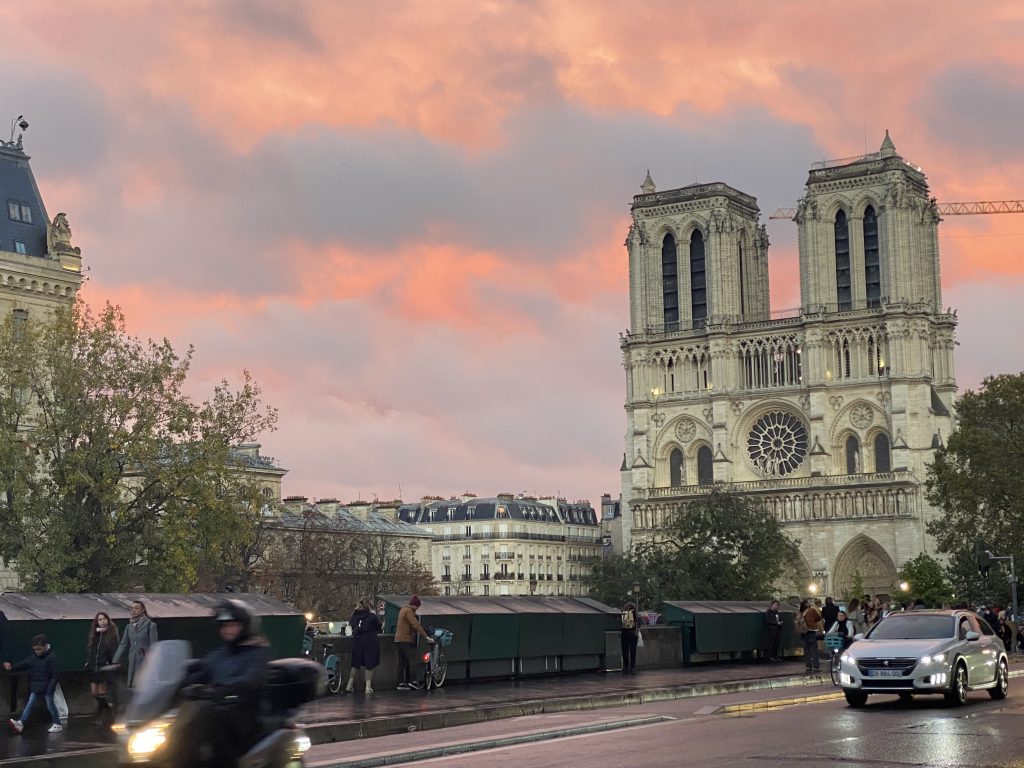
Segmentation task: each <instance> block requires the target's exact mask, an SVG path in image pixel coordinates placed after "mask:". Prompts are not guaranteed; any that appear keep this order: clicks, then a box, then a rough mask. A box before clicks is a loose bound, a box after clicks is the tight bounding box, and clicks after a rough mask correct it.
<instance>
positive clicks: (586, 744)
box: [308, 679, 1024, 768]
mask: <svg viewBox="0 0 1024 768" xmlns="http://www.w3.org/2000/svg"><path fill="white" fill-rule="evenodd" d="M1014 682H1016V685H1013V684H1011V692H1010V697H1009V698H1008V699H1006V700H1005V701H993V700H991V699H990V698H989V696H988V694H987V693H985V692H976V693H972V694H971V695H970V699H969V701H968V704H967V706H965V707H961V708H955V709H952V708H947V707H946V706H944V705H943V703H942V700H941V698H934V697H932V698H921V699H915V700H913V701H911V702H908V703H903V702H900V701H899V700H898V699H897V698H896V697H877V698H876V697H873V698H871V699H869V703H868V706H867V707H865V708H864V709H859V710H853V709H849V708H848V707H847V706H846V704H845V702H844V701H842V700H841V699H840V700H831V701H824V702H819V703H813V704H797V705H789V706H785V707H782V708H779V709H774V710H766V711H754V712H750V713H747V714H740V715H735V714H708V713H709V712H710V710H712V709H714V708H716V707H720V706H723V705H732V704H738V703H740V702H749V701H752V700H754V699H755V698H760V699H762V700H765V699H770V698H776V699H777V698H779V695H778V692H776V693H775V694H774V697H773V696H771V695H767V694H766V695H764V696H760V697H755V696H751V695H750V694H734V695H731V696H720V697H707V698H704V699H701V700H693V699H690V700H678V701H668V702H659V703H657V704H650V705H639V706H631V707H623V708H617V709H607V710H601V711H600V712H589V713H587V712H579V713H576V712H574V713H560V714H557V715H546V716H545V715H541V716H536V717H529V718H518V719H515V720H505V721H501V722H500V723H483V724H478V725H474V726H467V727H464V728H447V729H445V730H444V731H437V732H429V733H415V734H403V735H401V736H392V737H385V738H381V739H366V740H363V741H361V742H358V744H348V745H341V744H338V745H324V746H321V747H314V748H313V750H311V751H310V754H309V755H308V757H309V764H310V765H312V766H321V768H326V767H327V766H330V765H336V764H339V763H340V762H343V761H346V760H353V759H359V758H367V757H374V756H376V757H379V756H381V755H382V754H385V753H387V752H396V753H401V752H403V751H408V750H410V749H419V748H424V747H429V746H431V745H440V744H448V745H451V744H457V743H459V742H469V741H475V740H487V739H493V738H509V737H515V736H516V735H517V734H520V735H523V736H525V737H527V738H535V737H536V736H537V735H538V734H540V733H552V732H556V731H558V730H564V729H569V728H572V727H574V726H586V725H587V724H604V725H607V726H609V727H614V726H615V725H616V724H617V723H618V724H626V725H625V727H620V728H616V729H615V730H608V731H605V732H599V733H591V734H585V735H577V736H570V737H566V738H548V739H544V740H540V741H533V742H529V743H524V744H518V745H515V746H508V747H500V748H494V749H488V750H485V751H477V752H473V753H470V754H465V755H451V756H446V757H443V758H439V759H428V760H421V761H418V762H415V763H393V764H403V765H405V764H408V765H417V766H428V765H429V766H434V765H442V764H443V765H444V766H446V768H474V767H475V766H490V765H528V766H531V768H581V766H585V767H586V768H621V766H623V765H631V766H644V767H645V768H647V767H650V768H662V767H663V768H677V767H678V766H680V765H684V766H687V768H712V767H714V768H729V767H730V766H743V767H744V768H750V766H761V765H763V766H769V765H772V766H774V765H787V766H794V765H801V766H804V765H805V766H819V765H838V766H843V768H885V767H886V766H901V767H902V766H919V767H924V768H929V767H930V766H943V767H954V766H955V767H960V766H962V767H964V768H967V767H968V766H970V767H971V768H973V767H975V766H977V767H979V768H980V767H981V766H986V767H989V766H998V767H999V768H1024V684H1022V683H1024V680H1020V679H1018V680H1017V681H1014ZM810 692H812V693H815V694H822V693H830V692H832V690H825V691H823V690H822V689H821V688H818V689H816V690H813V691H810ZM793 693H794V694H796V693H797V692H795V691H794V692H793ZM658 717H667V718H671V719H668V720H663V721H660V722H659V721H657V718H658ZM641 718H648V721H647V724H640V725H628V721H636V720H638V719H641ZM332 750H333V752H332ZM343 752H344V754H343Z"/></svg>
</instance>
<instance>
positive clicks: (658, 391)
mask: <svg viewBox="0 0 1024 768" xmlns="http://www.w3.org/2000/svg"><path fill="white" fill-rule="evenodd" d="M663 394H665V392H664V390H662V388H661V387H655V388H654V389H652V390H651V397H650V400H651V403H652V404H653V405H654V413H653V414H652V415H651V421H653V422H654V426H656V427H659V428H660V427H661V425H662V424H663V423H664V421H665V414H664V413H658V398H659V397H661V396H662V395H663Z"/></svg>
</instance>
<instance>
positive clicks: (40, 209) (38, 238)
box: [0, 140, 50, 256]
mask: <svg viewBox="0 0 1024 768" xmlns="http://www.w3.org/2000/svg"><path fill="white" fill-rule="evenodd" d="M8 203H16V204H17V205H18V206H19V209H18V210H19V219H20V218H21V213H20V212H21V210H22V207H25V208H27V209H28V211H29V218H30V221H24V220H17V219H15V218H13V217H12V216H11V215H10V213H9V211H8ZM0 206H2V208H0V251H9V252H11V253H14V252H16V248H15V244H14V243H15V241H18V242H21V243H24V244H25V254H26V255H28V256H46V255H47V247H46V225H47V223H48V222H49V220H50V219H49V217H48V216H47V214H46V207H45V206H44V205H43V198H42V197H41V196H40V194H39V189H38V187H36V180H35V177H34V176H33V175H32V168H31V167H30V166H29V156H28V155H26V154H25V152H24V150H23V149H22V148H21V141H20V140H19V141H17V142H15V141H3V140H0Z"/></svg>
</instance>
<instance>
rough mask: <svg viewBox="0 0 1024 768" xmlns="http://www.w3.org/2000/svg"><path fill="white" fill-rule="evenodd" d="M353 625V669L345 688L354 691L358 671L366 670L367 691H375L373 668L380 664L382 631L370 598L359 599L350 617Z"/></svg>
mask: <svg viewBox="0 0 1024 768" xmlns="http://www.w3.org/2000/svg"><path fill="white" fill-rule="evenodd" d="M348 623H349V625H350V626H351V627H352V671H351V672H349V675H348V685H347V686H346V687H345V690H346V691H348V692H349V693H352V692H353V690H354V689H355V684H356V672H357V671H358V670H360V669H362V670H364V675H365V677H366V693H368V694H370V693H373V670H374V669H376V668H377V666H378V665H379V664H380V645H379V644H378V643H377V634H378V633H379V632H380V619H378V618H377V614H376V613H375V612H374V610H373V603H371V602H370V598H368V597H363V598H360V599H359V605H358V606H357V607H356V610H355V611H354V612H353V614H352V617H351V618H350V619H349V622H348Z"/></svg>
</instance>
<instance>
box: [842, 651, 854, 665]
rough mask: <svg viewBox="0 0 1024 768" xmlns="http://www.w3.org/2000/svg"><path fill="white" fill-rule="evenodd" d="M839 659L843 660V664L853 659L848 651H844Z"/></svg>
mask: <svg viewBox="0 0 1024 768" xmlns="http://www.w3.org/2000/svg"><path fill="white" fill-rule="evenodd" d="M839 660H840V661H841V662H843V664H849V663H850V662H851V661H853V656H851V655H850V654H848V653H844V654H843V655H842V656H840V657H839Z"/></svg>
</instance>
